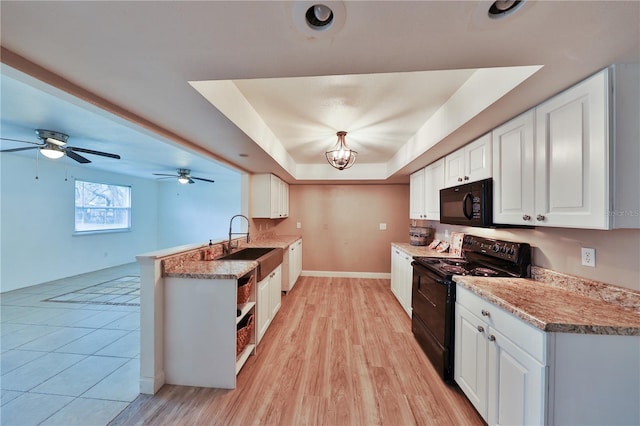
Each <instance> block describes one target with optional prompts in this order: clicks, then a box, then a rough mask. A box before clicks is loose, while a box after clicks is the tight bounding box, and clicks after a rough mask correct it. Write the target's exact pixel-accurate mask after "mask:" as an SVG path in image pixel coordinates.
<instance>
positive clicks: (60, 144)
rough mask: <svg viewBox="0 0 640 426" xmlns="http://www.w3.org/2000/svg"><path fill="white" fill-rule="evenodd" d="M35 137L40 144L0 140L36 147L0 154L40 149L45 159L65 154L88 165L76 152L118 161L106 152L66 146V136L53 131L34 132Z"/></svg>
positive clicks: (86, 159) (16, 140)
mask: <svg viewBox="0 0 640 426" xmlns="http://www.w3.org/2000/svg"><path fill="white" fill-rule="evenodd" d="M36 135H37V136H38V139H40V141H41V143H36V142H30V141H23V140H19V139H9V138H0V139H2V140H7V141H13V142H22V143H30V144H32V145H36V146H29V147H26V148H13V149H3V150H0V152H16V151H25V150H28V149H40V153H41V154H42V155H44V156H45V157H47V158H52V159H56V158H60V157H63V156H64V155H65V154H66V155H67V157H69V158H71V159H72V160H75V161H77V162H78V163H83V164H85V163H90V162H91V160H89V159H88V158H85V157H83V156H82V155H80V154H78V152H82V153H83V154H92V155H100V156H102V157H109V158H115V159H117V160H119V159H120V156H119V155H117V154H110V153H108V152H101V151H94V150H91V149H85V148H78V147H76V146H68V145H67V139H69V136H68V135H65V134H64V133H60V132H54V131H53V130H42V129H38V130H36Z"/></svg>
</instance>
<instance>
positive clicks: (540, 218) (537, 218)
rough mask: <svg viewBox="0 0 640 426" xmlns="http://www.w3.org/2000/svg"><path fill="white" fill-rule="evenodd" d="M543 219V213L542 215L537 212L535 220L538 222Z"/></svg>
mask: <svg viewBox="0 0 640 426" xmlns="http://www.w3.org/2000/svg"><path fill="white" fill-rule="evenodd" d="M544 219H545V217H544V215H542V214H539V215H538V216H536V220H537V221H538V222H542V221H543V220H544Z"/></svg>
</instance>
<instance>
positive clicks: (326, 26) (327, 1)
mask: <svg viewBox="0 0 640 426" xmlns="http://www.w3.org/2000/svg"><path fill="white" fill-rule="evenodd" d="M286 3H287V4H288V8H290V11H291V17H292V18H293V22H294V24H295V26H296V28H297V29H298V30H299V31H300V32H302V33H303V34H305V35H308V36H311V37H312V38H311V39H323V38H328V37H332V36H335V35H336V34H337V33H338V32H339V31H340V30H341V29H342V27H343V26H344V22H345V18H346V9H345V5H344V2H342V1H336V0H311V1H309V0H296V1H290V2H286Z"/></svg>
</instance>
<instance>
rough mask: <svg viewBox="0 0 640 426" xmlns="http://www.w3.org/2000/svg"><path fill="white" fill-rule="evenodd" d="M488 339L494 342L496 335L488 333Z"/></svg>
mask: <svg viewBox="0 0 640 426" xmlns="http://www.w3.org/2000/svg"><path fill="white" fill-rule="evenodd" d="M489 341H490V342H495V341H496V336H494V335H493V334H490V335H489Z"/></svg>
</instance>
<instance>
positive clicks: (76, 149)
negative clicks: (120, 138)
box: [66, 146, 120, 160]
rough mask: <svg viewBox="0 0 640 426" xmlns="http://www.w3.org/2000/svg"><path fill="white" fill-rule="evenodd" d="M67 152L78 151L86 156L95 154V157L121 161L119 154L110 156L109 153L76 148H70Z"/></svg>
mask: <svg viewBox="0 0 640 426" xmlns="http://www.w3.org/2000/svg"><path fill="white" fill-rule="evenodd" d="M66 149H67V151H69V150H71V151H78V152H82V153H85V154H93V155H101V156H102V157H109V158H115V159H116V160H119V159H120V156H119V155H117V154H109V153H108V152H102V151H94V150H91V149H84V148H78V147H75V146H68V147H67V148H66Z"/></svg>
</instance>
